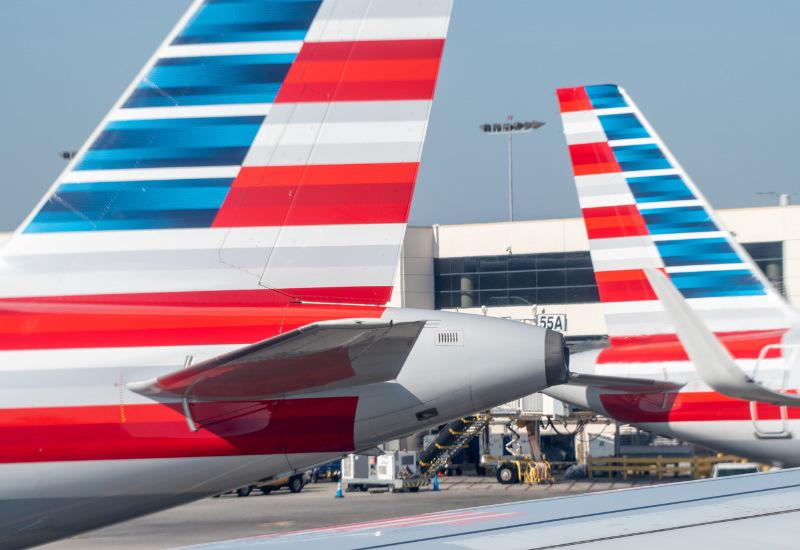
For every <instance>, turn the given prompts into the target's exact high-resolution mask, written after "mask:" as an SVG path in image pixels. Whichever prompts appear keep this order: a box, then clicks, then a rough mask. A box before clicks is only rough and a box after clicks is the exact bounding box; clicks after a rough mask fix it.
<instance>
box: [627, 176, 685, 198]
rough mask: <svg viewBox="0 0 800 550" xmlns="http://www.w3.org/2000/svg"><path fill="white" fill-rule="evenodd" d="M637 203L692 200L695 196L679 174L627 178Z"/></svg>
mask: <svg viewBox="0 0 800 550" xmlns="http://www.w3.org/2000/svg"><path fill="white" fill-rule="evenodd" d="M627 181H628V186H629V187H630V189H631V193H633V196H634V197H635V198H636V202H637V203H647V202H662V201H683V200H692V199H694V198H695V196H694V195H693V194H692V192H691V191H690V190H689V188H688V187H686V184H685V183H683V180H682V179H681V178H680V176H649V177H644V178H627Z"/></svg>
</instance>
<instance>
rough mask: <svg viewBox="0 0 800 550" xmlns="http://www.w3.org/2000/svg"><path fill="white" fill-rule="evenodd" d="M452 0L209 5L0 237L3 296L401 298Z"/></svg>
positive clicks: (176, 33) (197, 9)
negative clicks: (402, 259)
mask: <svg viewBox="0 0 800 550" xmlns="http://www.w3.org/2000/svg"><path fill="white" fill-rule="evenodd" d="M451 8H452V0H425V1H422V0H416V1H410V2H402V3H398V2H394V1H392V0H370V1H366V0H324V1H322V0H198V1H196V2H195V3H194V4H193V5H192V6H191V8H190V9H189V10H188V12H187V13H186V15H185V16H184V17H183V18H182V19H181V21H180V22H179V23H178V25H177V26H176V27H175V29H174V30H173V31H172V32H171V33H170V34H169V36H168V37H167V39H166V40H165V41H164V43H163V44H162V45H161V47H160V48H159V49H158V50H157V52H156V53H155V55H154V56H153V57H152V58H151V59H150V60H149V61H148V62H147V64H146V65H145V67H144V68H143V69H142V71H141V72H140V73H139V75H138V76H137V77H136V78H135V80H134V82H133V83H132V84H131V85H130V87H129V88H128V89H127V90H126V91H125V92H124V94H123V95H122V97H121V98H120V99H119V101H118V102H117V103H116V105H115V106H114V107H113V108H112V110H111V111H110V113H109V114H108V115H107V116H106V117H105V119H104V120H103V121H102V122H101V123H100V125H99V126H98V127H97V129H96V130H95V131H94V133H93V134H92V135H91V136H90V137H89V139H88V140H87V142H86V144H85V145H84V146H83V147H82V148H81V149H80V150H79V152H78V154H77V156H76V158H75V159H74V160H73V161H72V162H71V163H70V165H69V166H68V167H67V168H66V170H65V171H64V172H63V173H62V174H61V175H60V176H59V178H58V179H57V180H56V182H55V184H54V185H53V187H52V188H51V189H50V191H49V192H48V193H47V195H46V196H45V197H44V198H43V199H42V201H41V202H40V204H39V205H38V206H37V207H36V208H35V210H34V211H33V212H32V213H31V214H30V216H29V217H28V218H27V219H26V220H25V221H24V223H23V224H22V225H21V227H20V228H19V229H18V230H17V231H16V232H15V234H14V235H13V237H12V238H11V240H10V241H9V242H8V243H7V245H6V246H5V248H4V249H3V252H2V254H3V256H2V260H3V269H2V270H0V281H2V284H1V285H0V288H2V291H0V292H1V293H2V294H1V295H2V297H4V298H26V299H27V298H37V299H57V300H67V301H86V302H92V301H102V302H115V301H117V302H125V303H141V302H148V301H153V300H156V301H158V302H159V303H175V304H183V303H192V304H194V303H215V304H233V303H237V304H238V303H251V302H256V303H260V302H263V301H271V300H274V299H278V300H307V301H316V302H336V303H362V304H383V303H385V302H386V301H388V299H389V296H390V294H391V287H392V283H393V279H394V272H395V267H396V262H397V257H398V254H399V252H400V246H401V244H402V239H403V236H404V232H405V224H406V221H407V218H408V212H409V209H410V205H411V198H412V193H413V188H414V183H415V179H416V175H417V169H418V166H419V161H420V155H421V151H422V144H423V140H424V136H425V131H426V128H427V123H428V116H429V113H430V107H431V101H432V99H433V94H434V88H435V85H436V78H437V74H438V69H439V63H440V58H441V55H442V51H443V48H444V39H445V36H446V33H447V28H448V23H449V17H450V11H451Z"/></svg>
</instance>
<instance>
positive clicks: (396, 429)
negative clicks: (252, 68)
mask: <svg viewBox="0 0 800 550" xmlns="http://www.w3.org/2000/svg"><path fill="white" fill-rule="evenodd" d="M383 318H384V319H387V318H388V319H393V320H395V321H411V320H421V319H425V320H426V323H425V328H423V330H422V332H421V333H420V336H419V338H418V339H417V341H416V343H415V344H414V347H413V349H412V350H411V352H410V354H409V356H408V359H407V360H406V363H405V364H404V365H403V369H402V370H401V372H400V374H399V376H398V377H397V380H396V381H394V382H387V383H381V384H374V385H372V386H371V387H367V388H364V389H362V391H361V392H359V405H358V413H357V416H356V429H355V436H356V445H357V446H358V447H359V448H365V447H369V446H372V445H375V444H379V443H382V442H384V441H386V440H387V439H389V438H393V437H398V436H403V435H407V434H409V433H413V432H416V431H419V430H422V429H426V428H428V427H429V426H435V425H439V424H443V423H444V422H447V421H449V420H451V419H453V418H457V417H460V416H463V415H466V414H470V413H474V412H476V411H480V410H484V409H489V408H491V407H494V406H497V405H500V404H503V403H507V402H508V401H512V400H514V399H519V398H521V397H523V396H525V395H530V394H532V393H535V392H537V391H540V390H542V389H544V388H546V387H548V386H551V385H555V384H562V383H564V382H566V380H567V377H568V372H567V357H568V352H567V350H566V348H565V345H564V338H563V336H562V335H561V334H560V333H558V332H554V331H552V330H548V329H543V328H541V327H537V326H533V325H529V324H525V323H520V322H517V321H509V320H505V319H496V318H492V317H485V316H479V315H470V314H463V313H448V312H441V311H425V310H413V309H389V310H387V311H386V313H384V315H383ZM387 434H388V437H387Z"/></svg>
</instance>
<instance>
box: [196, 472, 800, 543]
mask: <svg viewBox="0 0 800 550" xmlns="http://www.w3.org/2000/svg"><path fill="white" fill-rule="evenodd" d="M798 502H800V470H797V469H794V470H784V471H779V472H770V473H761V474H751V475H741V476H731V477H725V478H717V479H705V480H699V481H685V482H679V483H667V484H665V485H658V486H651V487H645V488H635V489H622V490H617V491H605V492H600V493H591V494H584V495H576V496H568V497H560V498H548V499H540V500H530V501H525V502H514V503H508V504H499V505H494V506H483V507H479V508H468V509H462V510H450V511H446V512H437V513H433V514H424V515H420V516H411V517H403V518H393V519H388V520H379V521H372V522H364V523H358V524H353V525H338V526H333V527H321V528H317V529H310V530H306V531H299V532H294V533H288V534H285V535H267V536H261V537H253V538H244V539H237V540H232V541H223V542H217V543H212V544H206V545H198V546H192V548H193V549H203V550H238V549H239V548H248V549H251V548H252V549H261V548H264V549H271V548H287V549H291V548H303V549H304V550H314V549H316V548H320V549H324V550H340V549H345V548H347V549H351V548H353V549H354V548H360V549H376V548H425V549H433V550H435V549H441V550H453V549H455V548H468V549H470V550H482V549H495V548H503V549H504V550H517V549H519V550H521V549H525V550H544V549H551V548H566V547H569V548H572V547H576V548H587V549H591V550H600V549H609V550H611V549H613V550H627V549H630V550H640V549H641V548H648V549H649V550H660V549H665V550H671V549H673V548H684V549H694V548H698V549H699V548H722V547H724V548H728V549H740V548H741V549H745V548H747V549H749V548H787V549H788V548H795V547H796V541H797V528H796V525H797V522H798V521H800V506H798Z"/></svg>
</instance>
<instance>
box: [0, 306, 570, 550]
mask: <svg viewBox="0 0 800 550" xmlns="http://www.w3.org/2000/svg"><path fill="white" fill-rule="evenodd" d="M3 307H4V312H5V314H6V317H7V319H11V318H12V317H13V319H14V321H15V322H14V323H13V324H12V323H7V324H6V325H5V331H4V332H5V335H4V336H5V337H4V338H3V339H2V341H3V342H4V345H5V350H4V351H3V352H2V353H3V355H4V361H3V362H2V366H0V380H1V381H2V383H0V393H2V396H3V404H4V407H3V409H0V449H2V452H0V459H1V460H2V464H0V486H2V487H3V491H2V494H1V495H0V547H4V548H5V547H9V548H13V547H20V546H25V545H31V544H38V543H42V542H45V541H47V540H53V539H57V538H60V537H64V536H68V535H71V534H74V533H77V532H80V531H84V530H87V529H91V528H95V527H98V526H101V525H106V524H109V523H112V522H115V521H119V520H122V519H126V518H129V517H132V516H136V515H141V514H145V513H149V512H152V511H155V510H159V509H163V508H166V507H169V506H174V505H176V504H180V503H183V502H187V501H190V500H194V499H197V498H201V497H204V496H207V495H213V494H216V493H219V492H222V491H225V490H229V489H231V488H234V487H237V486H241V485H244V484H247V483H251V482H253V481H255V480H258V479H263V478H269V477H271V476H275V475H278V474H280V473H283V472H286V471H288V470H301V469H303V468H307V467H309V466H312V465H314V464H317V463H320V462H324V461H326V460H329V459H331V458H334V457H336V456H340V455H342V454H344V453H348V452H352V451H354V450H357V449H366V448H370V447H372V446H375V445H377V444H379V443H382V442H384V441H386V440H388V439H391V438H394V437H398V436H402V435H406V434H409V433H412V432H414V431H418V430H420V429H424V428H427V427H430V426H433V425H438V424H441V423H443V422H445V421H448V420H450V419H452V418H456V417H458V416H460V415H464V414H468V413H471V412H474V411H476V410H480V409H484V408H487V407H490V406H493V405H496V404H499V403H501V402H504V401H508V400H510V399H513V398H516V397H519V396H522V395H525V394H529V393H532V392H534V391H537V390H539V389H541V388H543V387H544V386H545V385H547V384H548V382H549V383H552V382H553V380H554V379H553V377H554V376H555V377H558V376H562V375H564V376H565V374H564V373H563V361H562V363H561V369H562V371H561V373H559V371H558V370H557V369H558V367H556V366H555V363H553V361H556V360H557V359H556V357H557V356H559V357H560V353H561V351H560V350H557V349H555V348H556V347H559V346H561V343H560V342H561V340H560V337H559V338H556V339H553V335H552V333H549V334H550V336H546V333H545V331H543V330H541V329H538V328H535V327H531V326H528V325H524V324H521V323H515V322H511V321H503V320H495V319H487V318H483V317H477V316H472V315H464V314H451V313H450V314H449V313H442V312H433V311H420V310H409V309H402V310H395V309H385V308H377V307H358V306H321V305H308V304H288V305H283V306H280V307H276V308H269V307H259V308H231V307H228V308H214V307H208V308H203V307H195V308H187V307H163V306H158V307H145V306H130V307H126V306H108V305H97V304H93V305H86V304H61V305H54V304H41V303H15V304H13V305H12V304H8V303H7V304H5V305H4V306H3ZM368 317H374V318H377V317H381V318H383V319H393V320H396V321H405V320H426V326H425V328H424V329H423V330H422V333H421V334H420V336H419V338H418V339H417V342H416V343H415V344H414V347H413V349H412V350H411V352H410V355H409V356H408V359H407V360H406V363H405V364H404V366H403V369H402V371H401V373H400V375H399V376H398V378H397V379H396V380H395V381H391V382H384V383H375V384H368V385H365V386H357V387H355V388H350V389H339V390H329V391H326V392H318V393H309V394H307V395H292V397H291V398H288V397H287V398H279V399H269V400H255V401H247V402H243V401H222V402H220V401H217V402H205V403H203V402H198V403H192V413H193V417H194V418H193V420H194V422H195V423H196V424H197V426H198V427H199V429H197V430H196V431H193V430H192V429H190V426H189V424H188V423H187V418H186V416H185V414H184V411H183V409H182V407H181V402H180V401H178V400H172V401H170V400H168V399H167V400H162V401H155V400H153V399H150V398H148V397H145V396H143V395H139V394H137V393H136V392H133V391H131V390H130V389H129V388H128V386H127V384H128V383H129V382H132V381H136V380H144V379H148V378H152V377H157V376H159V375H162V374H165V373H168V372H172V371H175V370H176V369H179V368H181V366H182V365H184V364H185V363H186V362H187V357H192V358H193V360H194V361H202V360H204V359H207V358H210V357H213V356H217V355H219V354H221V353H224V352H225V351H229V350H231V349H234V348H236V347H241V346H242V345H244V344H248V343H253V342H255V341H259V340H262V339H265V338H269V337H270V336H274V335H275V334H278V333H279V332H285V331H287V330H290V329H291V328H295V327H297V326H302V325H304V324H307V323H309V322H311V321H312V320H313V321H319V320H325V319H340V318H368ZM178 326H180V327H181V328H174V327H178ZM187 326H191V327H193V328H192V330H187V329H186V327H187ZM34 331H35V332H34ZM442 333H446V334H448V335H450V337H449V338H442V337H441V336H440V335H441V334H442ZM546 338H549V339H550V340H548V341H547V342H545V339H546ZM556 340H558V342H556ZM100 343H102V345H103V347H99V345H100ZM512 343H513V345H512ZM546 348H548V349H546ZM548 350H549V352H550V353H551V356H552V359H551V360H546V357H545V355H546V353H547V352H548ZM548 361H549V362H548ZM545 363H547V365H545ZM548 368H549V371H547V369H548Z"/></svg>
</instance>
